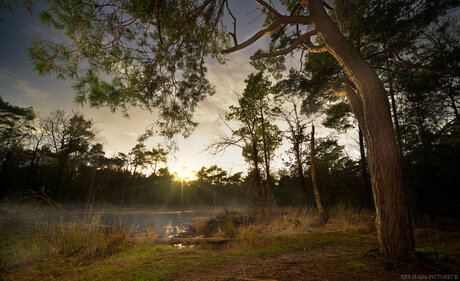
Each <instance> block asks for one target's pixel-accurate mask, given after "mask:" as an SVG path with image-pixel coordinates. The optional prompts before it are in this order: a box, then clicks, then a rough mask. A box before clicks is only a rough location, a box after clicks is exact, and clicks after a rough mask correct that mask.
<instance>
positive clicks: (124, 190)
mask: <svg viewBox="0 0 460 281" xmlns="http://www.w3.org/2000/svg"><path fill="white" fill-rule="evenodd" d="M125 199H126V183H125V184H123V192H122V193H121V201H120V207H121V208H123V207H124V206H125Z"/></svg>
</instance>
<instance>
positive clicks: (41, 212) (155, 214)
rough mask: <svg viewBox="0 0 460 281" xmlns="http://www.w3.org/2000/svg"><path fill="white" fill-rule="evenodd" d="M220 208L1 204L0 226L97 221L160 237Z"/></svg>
mask: <svg viewBox="0 0 460 281" xmlns="http://www.w3.org/2000/svg"><path fill="white" fill-rule="evenodd" d="M222 210H223V209H222V208H189V209H183V208H182V209H172V208H168V209H167V210H164V209H162V208H154V207H151V208H146V207H140V208H114V207H107V208H88V207H83V206H78V207H76V206H67V207H60V208H54V207H53V208H49V207H48V208H45V207H31V206H26V205H24V206H21V205H15V206H13V207H12V206H0V228H2V229H6V230H9V231H18V232H21V231H25V230H30V229H33V228H37V227H39V228H40V227H53V226H56V225H60V224H66V223H81V224H94V223H96V224H98V226H100V227H106V228H108V229H111V228H120V227H121V228H129V229H130V230H131V233H132V234H133V235H138V234H142V233H144V232H146V231H147V229H151V228H152V227H153V228H154V229H155V232H156V233H157V234H158V235H160V236H165V237H173V236H175V235H177V234H179V233H181V232H183V231H185V229H187V228H188V227H189V226H190V225H191V224H192V223H194V222H195V221H196V220H198V219H202V218H206V217H210V216H213V215H215V214H217V213H219V212H222Z"/></svg>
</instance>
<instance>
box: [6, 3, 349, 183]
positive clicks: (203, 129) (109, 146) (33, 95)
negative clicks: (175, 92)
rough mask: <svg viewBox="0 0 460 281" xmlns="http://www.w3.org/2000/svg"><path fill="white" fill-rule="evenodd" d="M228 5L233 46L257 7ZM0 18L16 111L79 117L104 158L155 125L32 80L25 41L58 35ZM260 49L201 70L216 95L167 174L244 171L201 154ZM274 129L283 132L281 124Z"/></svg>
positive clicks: (21, 13)
mask: <svg viewBox="0 0 460 281" xmlns="http://www.w3.org/2000/svg"><path fill="white" fill-rule="evenodd" d="M232 3H233V5H234V6H233V7H231V8H232V11H233V12H234V13H235V15H236V16H237V18H239V19H242V20H243V21H241V20H240V21H239V22H238V40H239V42H242V41H243V40H245V39H247V38H248V37H249V36H251V35H252V33H253V32H256V31H257V30H258V28H259V27H260V26H261V24H262V19H263V17H257V15H258V14H257V13H256V12H254V10H255V9H256V8H257V4H255V3H253V1H247V0H239V1H236V2H232ZM0 17H1V18H3V21H2V22H0V38H1V40H2V44H0V96H1V97H2V98H3V99H4V100H6V101H7V102H9V103H11V104H13V105H16V106H32V107H34V109H35V111H36V112H37V113H38V114H39V115H40V116H46V115H47V114H48V113H49V112H50V111H52V110H56V109H62V110H65V111H67V112H69V113H71V112H72V111H77V112H81V113H83V114H84V116H85V117H86V118H87V119H91V120H92V121H93V122H94V123H95V128H96V129H97V131H98V135H99V136H100V138H101V141H102V143H103V145H104V150H105V152H106V156H114V155H115V154H116V153H117V152H125V153H127V152H129V150H131V148H132V147H134V145H135V144H136V143H137V138H138V137H139V135H141V134H142V133H144V132H145V129H146V127H148V126H149V125H150V124H152V122H153V121H154V120H155V119H156V118H155V116H156V115H155V113H154V112H153V113H152V112H148V111H143V110H140V109H138V108H131V109H130V111H129V118H125V117H123V115H122V114H121V113H120V112H115V113H112V112H111V111H110V110H109V109H108V108H100V109H94V108H90V107H89V105H84V106H83V107H82V106H78V105H76V104H75V103H74V90H73V89H72V87H71V86H72V83H73V82H72V81H63V80H57V79H56V78H55V77H53V76H40V75H38V73H37V72H35V71H34V70H33V66H32V63H31V61H30V60H29V58H28V56H27V47H28V46H30V41H32V40H34V39H38V38H46V39H51V40H53V39H54V40H56V39H57V40H58V39H60V38H62V37H63V35H62V34H60V33H59V32H57V31H55V30H52V29H50V28H48V27H45V26H43V25H41V24H40V22H39V21H38V19H37V15H36V14H33V15H32V16H31V15H29V14H28V13H26V12H25V10H23V9H20V8H14V9H13V10H12V11H11V12H10V11H5V10H3V11H0ZM244 20H246V21H244ZM264 43H266V39H265V40H260V42H258V43H257V44H254V45H252V46H250V47H248V48H246V49H244V50H242V51H239V52H236V53H232V54H230V55H228V56H227V58H228V61H227V63H226V64H225V65H221V64H218V63H210V64H208V65H207V66H208V74H207V77H208V79H209V81H210V82H211V84H212V85H214V86H215V89H216V94H215V95H213V96H208V97H207V98H206V99H205V100H204V101H202V102H201V103H200V104H199V105H198V107H197V108H196V111H195V116H194V121H196V122H198V123H199V125H198V127H197V128H196V129H195V130H194V132H193V134H192V135H191V136H190V137H188V138H187V139H184V138H182V137H177V143H178V150H177V151H175V152H174V153H173V154H171V155H170V156H169V159H168V163H167V166H168V167H169V169H170V171H171V172H176V173H177V174H178V175H179V176H180V177H181V178H187V177H188V179H193V178H194V171H198V170H199V169H200V168H201V167H202V166H205V167H209V166H211V165H213V164H216V165H218V166H219V167H222V168H224V169H225V170H227V171H230V172H231V173H235V172H239V171H245V170H247V168H248V165H247V164H246V163H245V162H244V160H243V158H242V156H241V150H240V149H239V148H236V147H234V148H229V149H227V150H226V152H225V153H222V154H218V155H212V154H210V153H209V152H207V151H205V148H206V146H207V145H209V144H211V143H212V142H213V141H215V140H217V139H218V138H219V136H223V135H225V134H228V133H229V131H228V129H227V128H226V126H225V125H224V124H223V123H222V121H220V116H223V114H225V112H226V111H227V110H228V107H229V106H230V105H232V104H236V102H237V98H236V95H235V93H241V92H242V91H243V89H244V87H245V85H244V79H245V78H246V77H247V76H248V75H249V74H250V73H251V72H254V71H255V70H254V68H253V67H252V66H251V65H250V64H249V57H250V55H251V54H253V53H254V52H255V51H256V50H257V49H259V48H263V47H264V46H266V45H265V44H264ZM279 126H280V127H281V128H283V124H279ZM316 127H317V128H318V130H317V131H318V134H319V135H320V136H321V135H323V136H325V135H329V134H330V132H329V131H327V130H325V129H324V128H322V127H321V125H320V124H319V123H318V122H317V124H316ZM163 142H164V140H163V139H162V138H160V137H154V138H151V139H149V140H148V141H147V142H146V145H147V148H149V147H153V146H156V144H157V143H163ZM341 142H342V143H346V144H347V148H348V151H349V152H350V154H352V156H353V155H355V154H356V151H357V149H356V147H357V143H356V136H354V135H353V134H351V135H347V136H342V140H341ZM287 148H288V146H287V144H285V145H283V146H282V147H281V148H280V149H279V150H278V152H277V156H278V157H277V159H276V160H275V161H274V165H273V167H274V169H275V170H276V169H279V168H282V166H283V159H285V158H286V157H284V156H285V153H284V151H285V150H286V149H287Z"/></svg>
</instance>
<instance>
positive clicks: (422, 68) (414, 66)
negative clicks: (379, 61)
mask: <svg viewBox="0 0 460 281" xmlns="http://www.w3.org/2000/svg"><path fill="white" fill-rule="evenodd" d="M385 53H391V54H392V55H393V56H394V57H395V59H396V61H397V62H399V63H401V64H404V65H407V66H409V67H413V68H418V69H421V70H424V71H427V72H431V73H434V74H441V75H449V76H454V77H460V73H454V72H448V71H442V70H438V69H433V68H431V67H428V66H425V65H421V64H415V63H411V62H408V61H406V60H404V59H403V58H401V57H400V56H399V55H398V53H396V51H395V50H393V49H386V50H383V51H381V52H378V53H375V54H372V55H370V56H368V57H366V59H370V58H373V57H375V56H378V55H381V54H385Z"/></svg>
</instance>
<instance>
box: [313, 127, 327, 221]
mask: <svg viewBox="0 0 460 281" xmlns="http://www.w3.org/2000/svg"><path fill="white" fill-rule="evenodd" d="M315 153H316V151H315V125H314V124H313V123H312V124H311V139H310V164H311V182H312V185H313V192H314V193H315V201H316V207H317V208H318V215H319V220H320V222H321V223H327V219H328V218H327V216H326V213H325V212H324V208H323V204H322V203H321V195H320V193H319V189H318V182H317V180H316V160H315Z"/></svg>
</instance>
